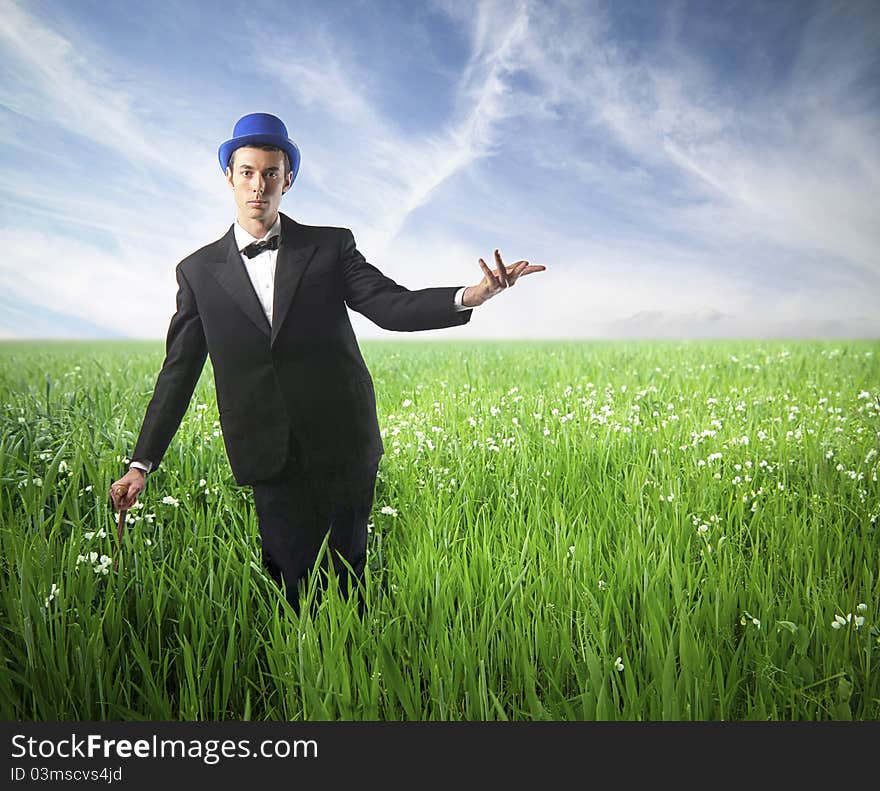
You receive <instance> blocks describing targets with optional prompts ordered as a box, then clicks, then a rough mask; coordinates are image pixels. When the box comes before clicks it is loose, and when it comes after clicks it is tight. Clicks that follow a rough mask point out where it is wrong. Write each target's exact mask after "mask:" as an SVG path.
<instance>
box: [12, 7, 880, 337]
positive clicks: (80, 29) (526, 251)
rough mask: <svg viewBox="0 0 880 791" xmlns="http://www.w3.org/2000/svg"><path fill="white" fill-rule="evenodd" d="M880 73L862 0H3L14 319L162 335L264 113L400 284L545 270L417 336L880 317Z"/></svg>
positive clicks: (856, 322)
mask: <svg viewBox="0 0 880 791" xmlns="http://www.w3.org/2000/svg"><path fill="white" fill-rule="evenodd" d="M878 86H880V5H878V4H877V3H876V2H865V3H859V2H846V3H839V4H837V3H832V2H821V3H810V2H806V1H804V2H790V3H786V2H772V3H769V2H768V3H759V2H750V3H741V2H721V1H720V0H719V2H711V3H706V2H695V3H685V2H666V3H663V2H656V3H654V2H613V3H611V2H608V3H599V2H597V3H592V2H517V1H516V0H506V1H505V2H476V3H474V2H457V1H456V0H443V1H442V2H424V3H418V2H348V3H343V2H337V3H327V2H323V3H296V2H284V3H278V2H275V3H272V2H247V3H237V2H213V3H207V2H204V3H203V2H180V0H176V1H175V2H162V1H161V0H160V1H159V2H153V3H150V4H149V5H147V4H125V3H118V4H112V3H105V2H88V1H87V0H78V2H76V3H69V2H40V1H38V0H36V1H34V2H22V1H21V0H0V130H2V135H3V141H4V145H3V146H2V148H0V207H2V212H0V245H2V249H3V250H4V254H3V256H2V258H0V289H2V296H0V337H7V338H15V337H59V338H64V337H71V338H72V337H80V338H81V337H95V338H98V337H132V338H163V337H164V335H165V332H166V330H167V326H168V320H169V318H170V316H171V314H172V313H173V310H174V296H175V288H176V282H175V277H174V268H175V266H176V264H177V262H178V261H180V259H182V258H183V257H184V256H186V255H187V254H189V253H190V252H192V251H193V250H195V249H197V248H198V247H201V246H202V245H204V244H206V243H208V242H210V241H213V240H214V239H217V238H218V237H220V236H221V235H222V234H223V233H224V232H225V231H226V229H227V228H228V227H229V224H230V223H231V222H232V221H233V220H234V204H233V201H232V196H231V194H230V191H229V188H228V187H227V185H226V184H225V181H224V179H223V177H222V174H221V172H220V169H219V166H218V164H217V158H216V152H217V147H218V145H219V144H220V143H221V142H222V141H223V140H225V139H227V138H228V137H229V136H230V133H231V130H232V126H233V124H234V123H235V121H236V119H237V118H239V117H240V116H241V115H244V114H246V113H249V112H271V113H274V114H276V115H279V116H280V117H281V118H283V119H284V121H285V122H286V124H287V126H288V129H289V131H290V134H291V137H292V138H293V139H294V140H295V141H296V142H297V143H298V145H299V146H300V149H301V151H302V157H303V158H302V166H301V169H300V173H299V176H298V178H297V181H296V183H295V184H294V187H293V189H292V190H291V191H290V192H289V193H288V194H287V195H286V196H285V198H284V200H283V201H282V205H281V208H282V211H283V212H285V213H286V214H288V215H290V216H292V217H294V218H295V219H297V220H299V221H300V222H304V223H307V224H316V225H336V226H343V227H348V228H351V229H352V230H353V231H354V233H355V237H356V239H357V241H358V246H359V248H360V249H361V251H362V252H363V253H364V254H365V256H366V257H367V259H368V260H370V261H371V262H372V263H374V264H376V265H377V266H378V267H379V268H380V269H382V270H383V271H384V272H386V274H388V275H390V276H391V277H393V278H394V279H395V280H397V281H398V282H400V283H403V284H405V285H407V286H409V287H412V288H421V287H425V286H428V285H466V284H471V283H475V282H477V281H478V280H479V279H480V276H481V274H480V270H479V266H478V264H477V259H478V258H479V257H480V256H482V257H484V258H487V259H488V258H489V256H491V252H492V250H493V248H495V247H498V248H500V249H501V252H502V254H503V255H504V256H505V258H506V259H507V260H508V261H511V262H512V261H514V260H517V259H519V258H527V259H528V260H530V261H531V262H532V263H540V264H544V265H546V266H547V268H548V269H547V271H546V272H544V273H541V274H537V275H532V276H529V277H527V278H525V279H523V280H521V281H520V283H519V284H517V286H516V287H515V288H514V289H512V290H511V291H509V292H507V293H504V294H501V295H500V296H498V297H496V298H495V299H494V300H492V301H491V302H489V303H487V304H486V305H484V306H482V307H481V308H480V309H479V310H478V311H477V312H476V313H475V315H474V317H473V319H472V321H471V323H470V324H469V325H467V326H465V327H461V328H455V329H451V330H443V331H438V332H434V333H422V334H420V335H419V336H417V337H422V338H425V337H438V338H491V337H509V338H552V337H633V336H642V337H714V336H723V337H727V336H743V337H754V336H757V337H792V336H813V337H835V336H844V337H878V336H880V319H878V315H877V314H878V313H880V311H878V310H877V307H876V306H877V304H878V303H880V222H878V219H880V213H878V210H877V208H876V205H877V203H878V196H880V144H878V140H880V87H878ZM353 319H354V322H355V328H356V330H357V332H358V334H359V336H361V337H364V338H368V337H387V336H390V335H391V333H386V332H384V331H382V330H380V329H379V328H377V327H375V326H374V325H372V324H370V323H369V322H368V321H366V320H364V319H362V318H361V317H359V316H357V315H354V316H353ZM396 337H402V336H400V335H397V336H396Z"/></svg>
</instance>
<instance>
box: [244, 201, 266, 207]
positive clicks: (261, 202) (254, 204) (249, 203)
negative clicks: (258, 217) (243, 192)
mask: <svg viewBox="0 0 880 791" xmlns="http://www.w3.org/2000/svg"><path fill="white" fill-rule="evenodd" d="M248 205H250V206H265V205H266V201H264V200H249V201H248Z"/></svg>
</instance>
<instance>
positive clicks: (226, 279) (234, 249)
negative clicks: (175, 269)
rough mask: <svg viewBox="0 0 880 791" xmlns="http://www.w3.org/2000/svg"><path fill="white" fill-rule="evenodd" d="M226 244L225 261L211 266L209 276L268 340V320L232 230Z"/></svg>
mask: <svg viewBox="0 0 880 791" xmlns="http://www.w3.org/2000/svg"><path fill="white" fill-rule="evenodd" d="M224 241H225V242H226V260H225V261H223V262H222V263H221V264H220V266H212V267H211V268H210V271H211V274H212V275H214V277H215V278H216V279H217V282H218V283H220V285H221V286H223V288H224V290H225V291H226V293H227V294H229V296H230V297H231V298H232V300H233V302H235V304H236V305H238V307H239V308H241V310H242V311H243V312H244V314H245V316H247V317H248V318H249V319H250V320H251V321H252V322H253V323H254V325H255V326H256V327H257V329H259V330H261V331H262V332H264V333H266V337H267V338H268V337H269V336H270V335H271V332H272V329H271V327H270V326H269V320H268V319H267V318H266V314H265V313H263V307H262V305H260V300H259V298H258V297H257V292H256V291H254V286H253V284H252V283H251V279H250V276H249V275H248V273H247V269H245V266H244V264H243V263H242V260H241V254H240V253H239V252H238V245H236V243H235V234H234V233H233V232H232V228H230V229H229V231H228V233H227V234H226V236H225V237H224Z"/></svg>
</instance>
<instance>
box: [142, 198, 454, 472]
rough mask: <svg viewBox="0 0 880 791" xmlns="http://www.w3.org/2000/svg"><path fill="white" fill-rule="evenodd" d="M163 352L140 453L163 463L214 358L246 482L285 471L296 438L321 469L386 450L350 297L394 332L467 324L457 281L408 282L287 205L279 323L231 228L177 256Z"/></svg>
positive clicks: (350, 464) (226, 433)
mask: <svg viewBox="0 0 880 791" xmlns="http://www.w3.org/2000/svg"><path fill="white" fill-rule="evenodd" d="M177 283H178V292H177V311H176V312H175V314H174V316H173V317H172V319H171V323H170V326H169V327H168V337H167V340H166V353H165V361H164V363H163V364H162V370H161V371H160V372H159V376H158V379H157V381H156V386H155V390H154V392H153V397H152V398H151V400H150V403H149V405H148V406H147V410H146V414H145V416H144V421H143V426H142V427H141V431H140V435H139V437H138V440H137V443H136V445H135V448H134V451H133V452H132V454H131V458H132V459H137V460H144V461H146V460H149V461H150V462H151V463H152V469H153V470H155V469H156V468H157V467H158V466H159V465H160V463H161V461H162V457H163V456H164V455H165V451H166V450H167V448H168V445H169V444H170V442H171V439H172V438H173V436H174V434H175V432H176V431H177V429H178V427H179V425H180V421H181V420H182V418H183V415H184V413H185V412H186V410H187V407H188V406H189V402H190V399H191V398H192V393H193V390H194V388H195V385H196V382H197V381H198V379H199V376H200V374H201V372H202V368H203V367H204V363H205V358H206V356H207V355H210V356H211V363H212V365H213V368H214V383H215V388H216V391H217V405H218V408H219V411H220V424H221V429H222V432H223V440H224V443H225V445H226V452H227V455H228V457H229V463H230V466H231V467H232V472H233V475H234V476H235V480H236V482H237V483H239V484H240V485H245V484H251V483H254V482H255V481H261V480H266V479H268V478H271V477H272V476H273V475H275V474H277V473H278V472H280V471H281V469H282V467H283V465H284V462H285V460H286V457H287V453H288V450H289V448H288V444H289V439H290V437H291V436H293V437H294V438H295V441H296V443H297V447H296V449H295V451H294V452H295V453H296V454H297V455H299V456H300V457H301V461H302V462H303V463H304V464H305V465H307V466H309V467H313V468H319V469H320V468H327V469H335V470H341V471H345V470H347V469H355V468H356V467H357V466H359V465H361V464H363V463H364V462H367V461H371V460H375V459H378V458H379V457H380V456H381V455H382V453H383V446H382V439H381V437H380V434H379V424H378V420H377V416H376V397H375V393H374V391H373V382H372V379H371V378H370V373H369V371H368V370H367V366H366V364H365V363H364V360H363V357H362V356H361V353H360V349H359V348H358V344H357V340H356V339H355V335H354V331H353V330H352V327H351V322H350V321H349V317H348V313H347V312H346V305H348V307H350V308H351V309H353V310H356V311H358V312H359V313H362V314H363V315H364V316H366V317H367V318H369V319H371V320H372V321H373V322H375V323H376V324H378V325H379V326H380V327H384V328H386V329H390V330H404V331H412V330H427V329H436V328H440V327H451V326H454V325H459V324H466V323H467V322H468V321H469V320H470V317H471V311H470V310H466V311H456V310H455V308H454V305H453V301H454V297H455V292H456V291H457V288H456V287H454V286H453V287H448V288H426V289H422V290H419V291H410V290H408V289H406V288H404V287H403V286H400V285H398V284H397V283H395V282H394V281H393V280H391V279H390V278H388V277H386V276H385V275H383V274H382V273H381V272H379V270H378V269H376V268H375V267H373V266H371V265H370V264H368V263H367V262H366V260H365V259H364V257H363V255H361V253H360V252H359V251H358V250H357V248H356V247H355V242H354V236H353V235H352V233H351V231H349V230H348V229H346V228H324V227H317V226H308V225H301V224H300V223H298V222H295V221H294V220H292V219H290V218H289V217H287V216H285V215H283V214H282V215H281V247H280V248H279V252H278V257H277V260H276V268H275V296H274V305H273V320H272V326H271V327H270V325H269V322H268V320H267V319H266V315H265V313H263V309H262V307H261V306H260V303H259V300H258V298H257V295H256V293H255V292H254V289H253V286H252V285H251V281H250V278H249V277H248V274H247V270H246V269H245V267H244V264H243V263H242V261H241V256H240V254H239V252H238V248H237V246H236V243H235V235H234V233H233V229H232V227H230V229H229V231H228V232H227V233H226V234H225V235H224V236H223V237H222V238H221V239H218V240H217V241H216V242H214V243H212V244H209V245H207V246H206V247H203V248H202V249H201V250H198V251H197V252H195V253H193V254H192V255H190V256H189V257H187V258H185V259H184V260H183V261H181V262H180V264H178V266H177Z"/></svg>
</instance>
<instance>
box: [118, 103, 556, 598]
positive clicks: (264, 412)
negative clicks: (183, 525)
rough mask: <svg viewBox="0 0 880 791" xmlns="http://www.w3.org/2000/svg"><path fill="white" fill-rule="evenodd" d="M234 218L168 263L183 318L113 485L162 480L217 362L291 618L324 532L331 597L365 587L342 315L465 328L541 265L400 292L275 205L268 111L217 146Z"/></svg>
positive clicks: (375, 432) (358, 436) (279, 147)
mask: <svg viewBox="0 0 880 791" xmlns="http://www.w3.org/2000/svg"><path fill="white" fill-rule="evenodd" d="M219 159H220V166H221V168H222V169H223V170H224V172H225V174H226V180H227V181H228V183H229V186H230V188H231V189H232V192H233V195H234V198H235V203H236V207H237V218H236V222H235V223H234V224H233V226H232V227H231V228H230V229H229V230H228V231H227V233H226V234H225V235H224V236H223V237H222V238H220V239H219V240H217V241H216V242H213V243H212V244H209V245H207V246H205V247H203V248H202V249H201V250H198V251H197V252H195V253H193V254H192V255H190V256H188V257H187V258H185V259H184V260H183V261H181V262H180V264H179V265H178V266H177V271H176V274H177V283H178V292H177V310H176V312H175V314H174V316H173V317H172V319H171V323H170V325H169V328H168V335H167V340H166V353H165V361H164V362H163V364H162V369H161V371H160V372H159V376H158V378H157V380H156V386H155V389H154V392H153V397H152V398H151V400H150V403H149V404H148V406H147V410H146V414H145V416H144V420H143V425H142V427H141V431H140V435H139V437H138V440H137V443H136V445H135V448H134V451H133V452H132V454H131V458H132V463H131V468H130V469H129V471H128V472H127V473H126V474H125V475H124V476H123V477H122V478H120V479H119V480H118V481H116V482H114V484H113V485H112V486H111V487H110V496H111V498H112V499H113V502H114V504H115V506H116V508H117V509H128V508H130V507H131V506H132V505H134V503H135V502H136V501H137V498H138V495H139V494H140V493H141V492H142V491H143V489H144V487H145V485H146V476H147V475H148V474H149V473H150V472H151V471H153V470H156V469H157V468H158V467H159V464H160V463H161V460H162V458H163V456H164V454H165V451H166V450H167V448H168V445H169V444H170V442H171V439H172V437H173V436H174V434H175V432H176V431H177V428H178V426H179V425H180V421H181V419H182V418H183V415H184V413H185V412H186V410H187V407H188V405H189V402H190V399H191V397H192V393H193V390H194V388H195V385H196V383H197V381H198V379H199V376H200V374H201V371H202V368H203V366H204V363H205V359H206V357H207V355H210V356H211V362H212V364H213V368H214V381H215V388H216V392H217V405H218V408H219V412H220V424H221V429H222V433H223V440H224V444H225V446H226V452H227V456H228V458H229V463H230V466H231V468H232V472H233V475H234V477H235V480H236V482H237V483H238V484H239V485H241V486H245V485H249V486H251V487H252V488H253V494H254V504H255V507H256V510H257V518H258V523H259V530H260V537H261V542H262V550H263V562H264V564H265V566H266V568H267V569H268V570H269V572H270V574H271V575H272V577H273V578H274V579H275V580H276V581H277V582H278V583H279V584H283V585H284V586H285V588H286V594H287V597H288V599H289V601H290V602H291V604H292V605H293V606H294V608H295V609H297V610H298V602H299V598H298V590H297V589H298V584H299V583H300V581H301V580H303V579H304V578H305V577H306V575H307V574H308V572H309V571H310V570H311V569H312V567H313V566H314V564H315V561H316V559H317V555H318V552H319V549H320V547H321V544H322V542H323V540H324V539H325V536H328V531H329V537H328V548H329V551H330V556H331V557H332V559H333V565H334V570H335V572H336V574H337V575H338V577H339V580H340V588H341V590H342V592H343V593H346V592H347V590H348V587H349V581H350V579H349V572H348V567H350V568H351V570H352V572H353V573H354V580H351V581H352V582H355V583H357V582H361V581H362V579H363V574H364V567H365V563H366V541H367V530H366V525H367V521H368V518H369V514H370V509H371V508H372V504H373V494H374V487H375V482H376V471H377V467H378V463H379V459H380V457H381V455H382V453H383V446H382V440H381V437H380V434H379V425H378V420H377V415H376V400H375V394H374V391H373V383H372V380H371V378H370V373H369V371H368V370H367V367H366V365H365V363H364V360H363V358H362V357H361V353H360V350H359V348H358V344H357V341H356V339H355V335H354V332H353V330H352V327H351V323H350V321H349V318H348V314H347V312H346V306H348V307H349V308H351V309H353V310H356V311H358V312H359V313H362V314H363V315H365V316H366V317H367V318H369V319H371V320H372V321H373V322H375V323H376V324H378V325H379V326H380V327H384V328H386V329H393V330H403V331H414V330H427V329H436V328H441V327H451V326H455V325H460V324H465V323H467V322H468V321H469V320H470V317H471V309H472V308H474V307H476V306H477V305H480V304H482V303H483V302H485V301H486V300H487V299H489V298H491V297H492V296H494V295H495V294H497V293H499V292H500V291H502V290H503V289H505V288H507V287H509V286H512V285H513V284H514V283H516V281H517V280H518V279H519V278H520V277H521V276H523V275H527V274H530V273H532V272H538V271H541V270H543V269H544V267H543V266H530V265H529V264H528V262H527V261H517V262H516V263H515V264H513V265H512V266H510V267H505V266H504V264H503V263H502V260H501V256H500V254H499V253H498V251H497V250H496V251H495V260H496V263H497V269H496V270H494V271H492V270H490V269H489V267H488V266H487V264H486V262H485V261H483V259H480V266H481V268H482V271H483V279H482V280H481V281H480V282H479V283H478V284H477V285H475V286H468V287H464V288H456V287H446V288H427V289H422V290H419V291H409V290H407V289H406V288H404V287H403V286H400V285H398V284H397V283H395V282H394V281H393V280H391V279H389V278H387V277H385V276H384V275H383V274H382V273H381V272H379V270H377V269H376V268H375V267H373V266H371V265H370V264H368V263H367V262H366V260H365V259H364V257H363V255H361V253H360V252H359V251H358V250H357V248H356V247H355V242H354V237H353V235H352V233H351V231H349V230H347V229H345V228H325V227H317V226H308V225H301V224H300V223H298V222H295V221H294V220H292V219H290V218H289V217H287V216H286V215H283V214H280V213H279V211H278V207H279V204H280V202H281V197H282V195H283V194H284V193H286V192H287V191H288V190H289V189H290V187H291V185H292V184H293V181H294V179H295V178H296V175H297V172H298V170H299V163H300V152H299V148H298V147H297V146H296V144H295V143H294V142H293V141H292V140H291V139H290V138H289V137H288V134H287V128H286V127H285V125H284V124H283V123H282V121H281V120H280V119H279V118H277V117H275V116H274V115H268V114H266V113H253V114H251V115H246V116H244V117H243V118H241V119H239V121H238V122H237V123H236V124H235V127H234V129H233V136H232V139H230V140H227V141H226V142H225V143H223V145H221V146H220V150H219Z"/></svg>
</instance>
